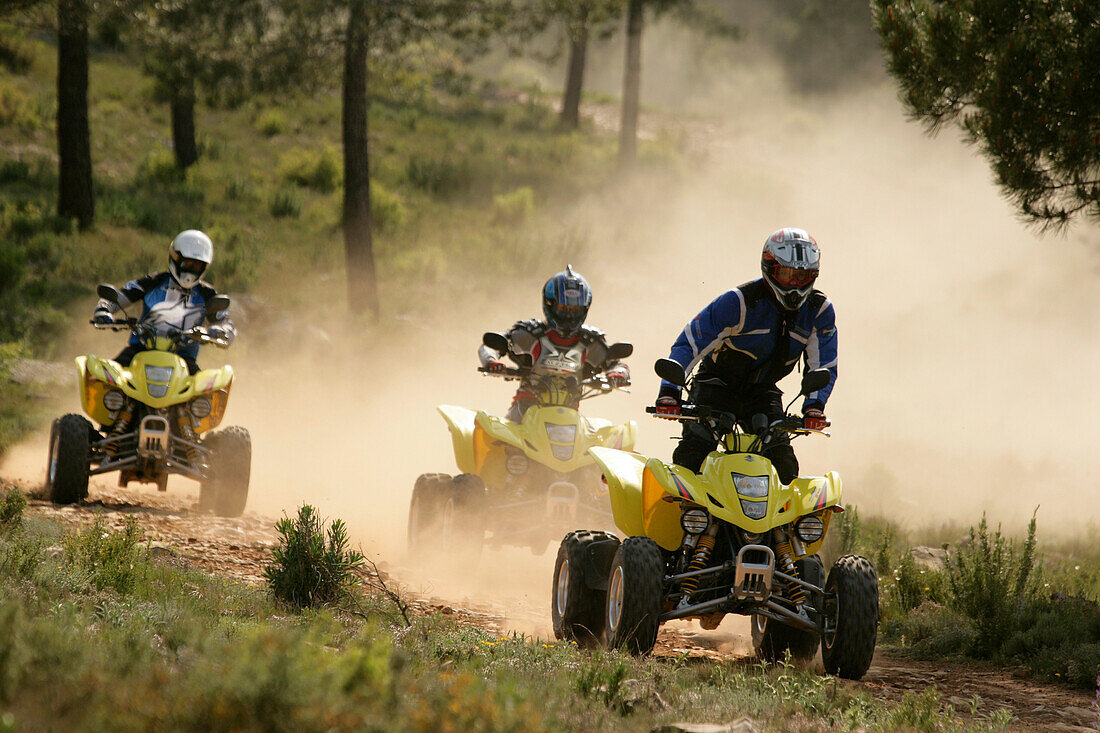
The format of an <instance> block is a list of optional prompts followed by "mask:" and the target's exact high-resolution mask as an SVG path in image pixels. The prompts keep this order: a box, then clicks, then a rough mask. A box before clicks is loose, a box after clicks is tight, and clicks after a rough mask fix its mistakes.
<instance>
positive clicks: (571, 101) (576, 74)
mask: <svg viewBox="0 0 1100 733" xmlns="http://www.w3.org/2000/svg"><path fill="white" fill-rule="evenodd" d="M587 51H588V25H587V24H585V25H581V26H580V27H579V28H576V29H570V33H569V70H568V72H567V75H566V77H565V93H564V94H563V95H562V100H561V124H562V126H563V127H568V128H570V129H573V130H575V129H577V128H578V127H580V124H581V89H583V88H584V60H585V59H584V57H585V54H586V53H587Z"/></svg>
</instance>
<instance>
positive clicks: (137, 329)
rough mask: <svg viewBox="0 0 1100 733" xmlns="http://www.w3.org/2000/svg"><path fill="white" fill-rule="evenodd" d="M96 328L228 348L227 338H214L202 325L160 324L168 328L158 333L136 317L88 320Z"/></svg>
mask: <svg viewBox="0 0 1100 733" xmlns="http://www.w3.org/2000/svg"><path fill="white" fill-rule="evenodd" d="M89 323H91V324H92V325H93V326H95V327H96V328H97V329H100V330H105V331H129V332H130V333H132V334H134V335H136V336H137V337H138V338H139V339H141V341H142V343H144V342H145V341H146V340H147V339H149V338H154V337H158V336H159V337H161V338H168V339H171V341H172V343H173V344H175V345H176V346H190V345H191V344H196V343H197V344H210V345H212V346H217V347H218V348H220V349H228V348H229V341H228V340H227V339H220V338H215V337H214V336H211V335H210V331H209V330H208V329H207V328H205V327H204V326H195V327H194V328H189V329H179V328H175V327H173V326H164V324H162V325H161V328H167V329H169V330H168V332H167V333H158V332H157V328H158V327H157V326H153V325H152V324H147V323H141V322H140V321H139V320H138V319H137V318H121V319H115V320H114V321H112V322H111V323H97V322H96V321H94V320H92V321H89Z"/></svg>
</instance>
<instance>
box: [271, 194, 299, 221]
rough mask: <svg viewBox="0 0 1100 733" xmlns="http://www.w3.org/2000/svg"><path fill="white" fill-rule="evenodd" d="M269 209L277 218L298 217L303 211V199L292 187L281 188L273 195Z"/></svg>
mask: <svg viewBox="0 0 1100 733" xmlns="http://www.w3.org/2000/svg"><path fill="white" fill-rule="evenodd" d="M267 210H268V211H270V212H271V215H272V216H274V217H275V218H276V219H282V218H286V217H290V218H292V219H297V218H298V217H299V216H300V215H301V213H302V200H301V199H300V198H299V197H298V193H297V192H296V191H295V190H294V189H292V188H280V189H279V190H278V191H276V192H275V194H274V195H273V196H272V197H271V201H270V202H269V203H268V206H267Z"/></svg>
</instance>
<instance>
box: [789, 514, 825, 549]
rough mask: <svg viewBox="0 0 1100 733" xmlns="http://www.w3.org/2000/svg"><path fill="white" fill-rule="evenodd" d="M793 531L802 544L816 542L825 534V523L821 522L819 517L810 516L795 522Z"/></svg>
mask: <svg viewBox="0 0 1100 733" xmlns="http://www.w3.org/2000/svg"><path fill="white" fill-rule="evenodd" d="M794 531H795V533H797V534H798V537H799V539H801V540H802V541H803V542H817V541H818V540H819V539H821V536H822V535H823V534H825V522H823V521H821V517H819V516H817V515H814V514H811V515H810V516H807V517H802V519H799V520H798V521H797V522H795V525H794Z"/></svg>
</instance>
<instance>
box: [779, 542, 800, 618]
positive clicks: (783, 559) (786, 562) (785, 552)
mask: <svg viewBox="0 0 1100 733" xmlns="http://www.w3.org/2000/svg"><path fill="white" fill-rule="evenodd" d="M775 551H776V556H777V557H778V559H779V562H780V563H781V564H782V565H783V572H784V573H786V574H787V575H790V576H791V577H794V578H797V577H798V569H797V568H795V566H794V560H792V559H791V543H790V542H789V541H788V540H783V541H782V542H779V543H777V544H776V546H775ZM790 594H791V600H792V601H794V602H795V603H797V604H800V605H801V603H802V602H803V601H805V600H806V591H804V590H803V589H802V586H800V585H792V586H791V590H790Z"/></svg>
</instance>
